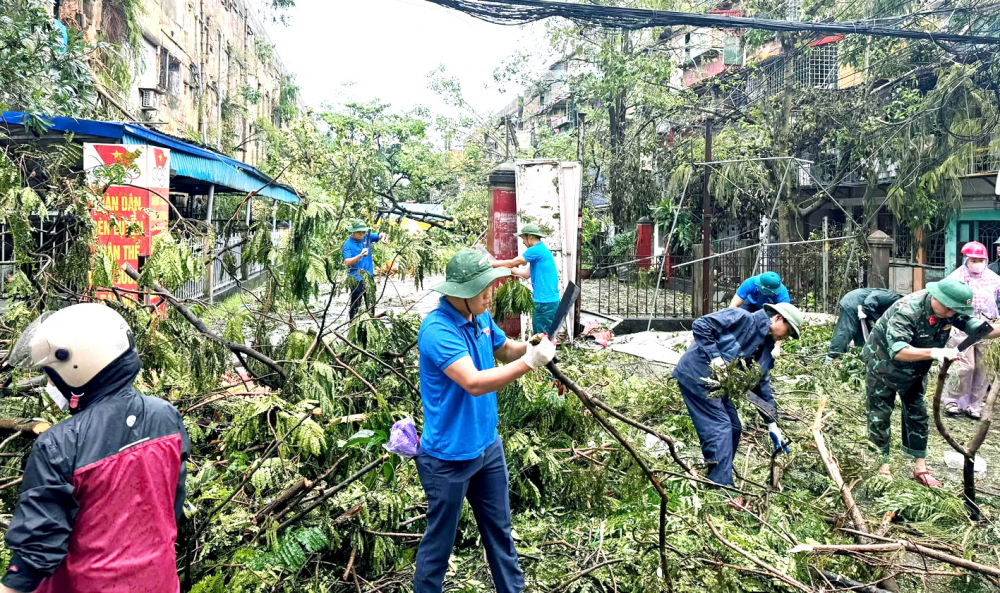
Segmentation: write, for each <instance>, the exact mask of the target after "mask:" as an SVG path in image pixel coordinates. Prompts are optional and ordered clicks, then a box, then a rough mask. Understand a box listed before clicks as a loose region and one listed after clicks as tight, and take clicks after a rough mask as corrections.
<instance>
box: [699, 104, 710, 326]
mask: <svg viewBox="0 0 1000 593" xmlns="http://www.w3.org/2000/svg"><path fill="white" fill-rule="evenodd" d="M711 162H712V119H711V118H709V119H707V120H705V176H704V188H703V190H702V205H701V210H702V214H701V242H702V254H701V256H702V257H703V258H704V260H702V262H701V310H702V314H703V315H708V314H709V313H711V312H712V309H711V306H712V276H711V274H712V266H711V260H710V259H709V256H710V255H711V254H712V195H711V193H709V190H708V182H709V180H710V178H711V176H712V165H710V164H709V163H711Z"/></svg>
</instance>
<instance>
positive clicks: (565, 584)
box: [552, 558, 622, 593]
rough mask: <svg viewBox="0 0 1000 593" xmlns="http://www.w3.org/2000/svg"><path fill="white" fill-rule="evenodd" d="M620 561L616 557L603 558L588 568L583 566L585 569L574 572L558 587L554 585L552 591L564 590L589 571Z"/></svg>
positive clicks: (556, 592)
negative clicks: (612, 558) (603, 559)
mask: <svg viewBox="0 0 1000 593" xmlns="http://www.w3.org/2000/svg"><path fill="white" fill-rule="evenodd" d="M621 561H622V560H621V558H616V559H614V560H605V561H604V562H601V563H599V564H595V565H593V566H591V567H590V568H585V569H583V570H581V571H580V572H578V573H576V574H574V575H573V576H571V577H570V578H568V579H567V580H565V581H563V582H562V584H561V585H559V586H558V587H556V588H555V589H553V590H552V593H559V592H560V591H565V590H566V589H568V588H569V586H570V585H572V584H573V583H575V582H577V581H579V580H580V579H582V578H583V577H585V576H587V575H588V574H590V573H592V572H594V571H596V570H600V569H602V568H604V567H605V566H611V565H613V564H618V563H619V562H621Z"/></svg>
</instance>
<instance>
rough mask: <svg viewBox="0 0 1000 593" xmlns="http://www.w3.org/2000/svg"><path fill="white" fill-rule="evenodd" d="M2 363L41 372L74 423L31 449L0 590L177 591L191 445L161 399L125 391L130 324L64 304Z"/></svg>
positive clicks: (134, 364) (132, 354)
mask: <svg viewBox="0 0 1000 593" xmlns="http://www.w3.org/2000/svg"><path fill="white" fill-rule="evenodd" d="M10 362H11V364H16V365H18V366H28V367H41V369H42V371H44V372H45V374H46V375H48V378H49V381H50V382H51V383H52V384H53V385H54V386H55V387H56V388H57V389H58V391H59V393H61V394H62V395H63V397H64V399H62V400H60V402H59V403H61V404H65V405H66V406H67V407H68V408H69V412H70V414H71V415H70V417H69V418H68V419H66V420H63V421H62V422H60V423H58V424H56V425H55V426H53V427H52V428H50V429H49V430H47V431H46V432H44V433H42V435H41V436H39V437H38V439H37V440H36V441H35V444H34V446H33V447H32V448H31V455H30V456H29V457H28V460H27V463H26V465H25V468H24V481H23V482H22V484H21V494H20V498H19V500H18V503H17V507H16V508H15V509H14V517H13V519H12V520H11V522H10V527H9V528H8V529H7V534H6V544H7V548H8V549H9V550H11V551H12V552H13V555H12V557H11V560H10V564H9V565H8V567H7V572H6V574H4V576H3V579H2V581H0V582H2V584H0V593H10V592H29V591H38V592H41V593H98V592H102V593H103V592H106V591H132V592H136V593H140V592H150V593H153V592H156V593H177V592H178V591H180V581H179V580H178V578H177V566H176V558H175V552H174V543H175V541H176V539H177V523H178V521H179V520H180V518H181V516H182V514H183V508H184V481H185V476H186V470H185V460H186V459H187V457H188V455H189V453H190V442H189V441H188V435H187V431H186V430H185V429H184V422H183V421H182V420H181V415H180V413H178V412H177V410H176V409H175V408H174V407H173V406H172V405H170V403H168V402H167V401H164V400H162V399H159V398H155V397H146V396H143V395H142V394H140V393H139V392H138V391H136V390H135V389H134V388H133V387H132V383H133V382H134V381H135V378H136V376H137V375H138V374H139V370H140V366H141V365H140V363H139V354H138V353H137V352H136V349H135V343H134V340H133V338H132V332H131V331H130V330H129V327H128V324H127V323H126V322H125V320H124V319H123V318H122V316H121V315H119V314H118V313H117V312H115V311H114V310H112V309H111V308H110V307H107V306H105V305H100V304H97V303H85V304H80V305H73V306H71V307H67V308H65V309H62V310H60V311H57V312H55V313H53V314H51V315H48V316H46V317H42V318H39V319H38V320H37V321H36V322H34V323H32V324H31V325H29V326H28V328H27V329H26V330H25V331H24V332H22V334H21V337H20V338H19V339H18V342H17V343H16V344H15V345H14V348H13V349H12V350H11V356H10Z"/></svg>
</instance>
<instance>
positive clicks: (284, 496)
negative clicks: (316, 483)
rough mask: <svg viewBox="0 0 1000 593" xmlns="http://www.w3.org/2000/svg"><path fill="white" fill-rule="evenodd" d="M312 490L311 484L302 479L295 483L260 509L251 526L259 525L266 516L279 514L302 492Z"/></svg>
mask: <svg viewBox="0 0 1000 593" xmlns="http://www.w3.org/2000/svg"><path fill="white" fill-rule="evenodd" d="M310 488H312V482H310V481H309V480H307V479H305V478H302V479H301V480H299V481H298V482H295V483H294V484H292V485H291V487H289V488H287V489H286V490H285V491H284V492H282V493H281V494H279V495H278V496H277V497H276V498H275V499H274V500H273V501H271V503H270V504H268V505H267V506H266V507H264V508H262V509H261V510H260V511H258V512H257V514H256V515H254V517H253V524H254V525H259V524H260V523H261V522H262V521H263V520H264V519H266V518H267V517H268V515H272V514H274V513H278V512H280V511H281V510H282V509H283V508H285V507H286V506H287V505H288V504H289V503H290V502H291V501H292V500H294V499H295V498H297V497H298V495H299V493H300V492H302V491H303V490H308V489H310Z"/></svg>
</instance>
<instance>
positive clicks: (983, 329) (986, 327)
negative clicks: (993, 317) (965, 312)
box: [958, 323, 993, 352]
mask: <svg viewBox="0 0 1000 593" xmlns="http://www.w3.org/2000/svg"><path fill="white" fill-rule="evenodd" d="M991 331H993V326H992V325H990V324H988V323H984V324H982V325H980V326H979V327H977V328H976V329H975V330H973V331H971V332H966V335H968V336H969V337H967V338H965V339H964V340H962V343H961V344H959V345H958V351H959V352H964V351H965V350H967V349H968V348H969V346H972V345H973V344H975V343H976V342H978V341H979V340H982V339H983V338H985V337H986V336H987V335H989V333H990V332H991Z"/></svg>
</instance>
